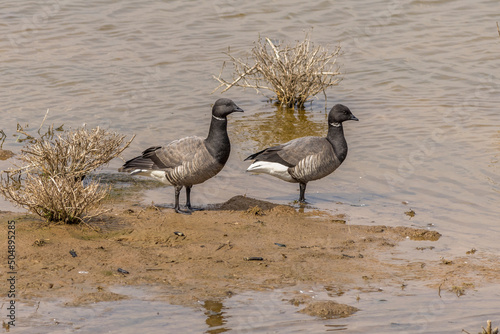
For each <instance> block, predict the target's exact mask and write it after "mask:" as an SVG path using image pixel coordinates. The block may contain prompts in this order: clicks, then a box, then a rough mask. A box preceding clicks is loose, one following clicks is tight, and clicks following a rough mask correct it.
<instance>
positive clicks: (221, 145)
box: [205, 117, 231, 164]
mask: <svg viewBox="0 0 500 334" xmlns="http://www.w3.org/2000/svg"><path fill="white" fill-rule="evenodd" d="M205 146H206V147H207V150H208V152H210V155H211V156H213V157H214V158H215V159H216V160H217V161H218V162H219V163H221V164H225V163H226V161H227V159H228V158H229V152H230V151H231V144H230V143H229V137H228V135H227V119H226V118H222V119H220V118H215V117H212V122H211V123H210V130H208V137H207V139H205Z"/></svg>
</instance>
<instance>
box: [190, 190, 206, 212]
mask: <svg viewBox="0 0 500 334" xmlns="http://www.w3.org/2000/svg"><path fill="white" fill-rule="evenodd" d="M192 187H193V186H189V187H188V186H186V208H188V209H189V210H190V211H201V210H203V209H198V208H196V209H195V208H193V207H192V206H191V188H192Z"/></svg>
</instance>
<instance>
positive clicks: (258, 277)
mask: <svg viewBox="0 0 500 334" xmlns="http://www.w3.org/2000/svg"><path fill="white" fill-rule="evenodd" d="M107 207H108V209H109V210H110V211H109V212H108V213H107V214H105V215H103V216H101V217H100V218H98V219H94V220H92V221H91V222H89V224H88V225H54V224H52V225H48V224H47V223H45V222H44V221H43V220H41V219H39V218H37V217H34V216H31V215H24V214H19V213H10V212H0V220H1V221H2V222H3V224H2V225H1V229H2V232H1V235H6V234H7V233H6V230H7V224H6V223H7V221H9V220H15V222H16V251H17V259H16V260H17V265H18V269H17V273H18V274H17V276H18V281H17V291H18V299H19V300H22V301H36V300H40V299H45V298H48V299H59V300H63V301H64V302H65V303H66V304H67V305H68V306H79V305H85V304H88V303H93V302H100V301H112V300H119V299H122V298H126V296H122V295H119V294H116V293H111V292H110V291H109V287H112V286H120V285H135V286H145V285H146V286H149V287H155V288H158V290H157V291H159V293H158V298H157V299H158V300H167V301H168V302H170V303H173V304H181V305H195V304H196V303H197V301H199V300H207V299H212V300H213V299H223V298H226V297H228V296H231V295H233V294H238V293H240V292H243V291H248V290H257V291H261V290H269V289H275V288H282V287H288V286H294V285H297V284H302V285H303V284H308V285H311V286H312V285H328V286H330V287H333V288H334V289H336V290H338V291H347V290H349V289H355V288H359V287H361V286H366V283H367V282H370V283H372V285H375V286H380V287H384V286H387V285H391V286H394V285H401V286H402V288H404V285H405V284H407V283H408V282H409V281H414V280H418V281H420V282H424V283H425V284H426V285H428V286H429V289H435V290H436V293H441V292H444V291H448V292H453V293H457V294H460V293H465V291H466V290H468V289H473V288H475V287H478V286H480V285H485V284H490V283H498V282H499V281H500V269H499V268H500V266H499V263H498V260H495V259H491V258H484V257H482V256H479V255H478V254H475V253H474V252H470V253H469V254H464V256H463V257H461V258H454V259H451V258H450V259H441V260H439V261H427V262H422V261H421V260H418V261H414V262H412V261H408V262H396V261H390V260H387V259H388V257H387V256H384V254H388V253H389V252H391V250H393V249H394V248H395V247H396V246H397V245H398V243H400V242H402V241H403V240H405V239H408V238H409V239H412V240H422V241H424V243H425V247H416V248H415V250H414V252H415V253H417V252H419V253H421V252H422V251H426V252H432V251H433V247H432V246H429V245H428V244H429V241H433V242H432V243H431V244H433V243H434V242H436V243H438V242H439V241H438V240H439V238H440V234H439V233H438V232H437V231H430V230H426V229H415V228H411V227H404V226H401V227H387V226H384V225H383V224H380V225H374V226H362V225H355V222H351V221H349V218H348V217H346V216H344V215H342V214H338V215H332V214H329V213H325V212H320V211H315V210H311V211H306V212H299V211H300V210H297V209H295V208H292V207H289V206H283V205H275V204H273V203H269V202H263V201H258V200H254V199H251V198H246V197H243V196H237V197H234V198H232V199H230V200H229V201H228V202H226V203H223V204H220V205H218V206H214V207H212V208H211V209H207V210H205V211H198V212H194V213H193V214H192V215H190V216H188V215H180V214H176V213H175V212H174V211H173V210H172V209H170V208H159V207H156V206H148V207H145V206H141V205H140V204H139V203H134V202H133V201H119V202H117V203H109V204H107ZM404 223H407V222H402V224H404ZM70 251H74V253H76V257H73V256H72V255H71V254H70ZM410 257H411V256H410ZM6 260H7V259H6V252H1V257H0V261H1V268H2V271H7V266H6V263H7V261H6ZM119 268H120V270H122V272H119ZM5 284H6V283H5V281H2V283H1V288H2V289H3V290H4V291H5V288H6V286H5ZM292 302H295V303H297V304H309V303H310V302H311V300H308V299H304V300H295V301H292ZM331 304H334V303H331ZM339 307H341V309H343V308H345V307H346V306H345V305H340V304H339ZM308 309H311V310H315V309H317V310H319V311H318V314H315V315H318V316H322V315H324V314H337V313H338V312H340V311H338V312H337V313H335V311H325V309H324V307H322V306H321V307H314V305H311V307H309V308H308ZM341 313H342V312H341Z"/></svg>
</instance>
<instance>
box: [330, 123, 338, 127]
mask: <svg viewBox="0 0 500 334" xmlns="http://www.w3.org/2000/svg"><path fill="white" fill-rule="evenodd" d="M330 125H331V126H334V127H336V128H338V127H339V126H340V123H336V122H333V123H330Z"/></svg>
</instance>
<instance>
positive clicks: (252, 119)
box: [234, 106, 328, 149]
mask: <svg viewBox="0 0 500 334" xmlns="http://www.w3.org/2000/svg"><path fill="white" fill-rule="evenodd" d="M271 108H272V109H275V110H274V111H273V112H270V111H266V112H260V113H256V114H253V115H251V116H246V117H244V118H239V119H236V120H234V123H235V125H234V129H235V130H234V132H235V134H234V137H236V138H235V139H234V140H235V141H238V142H241V143H245V142H247V141H248V140H251V141H253V142H254V145H253V146H252V145H249V147H255V149H262V148H265V147H268V146H274V145H277V144H283V143H286V142H288V141H290V140H292V139H295V138H299V137H305V136H325V135H326V132H327V128H328V127H327V125H326V114H324V113H321V114H320V113H317V112H310V111H305V110H299V111H295V110H294V109H293V108H292V109H290V108H284V107H281V106H271ZM270 110H271V109H270Z"/></svg>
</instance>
